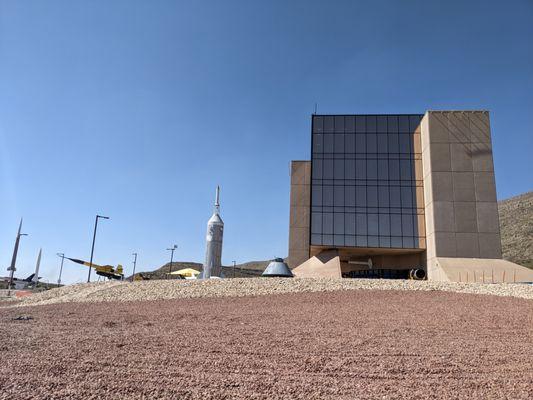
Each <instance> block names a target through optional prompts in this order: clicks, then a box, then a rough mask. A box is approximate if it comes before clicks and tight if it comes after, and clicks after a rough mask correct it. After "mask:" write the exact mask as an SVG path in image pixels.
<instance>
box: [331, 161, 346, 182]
mask: <svg viewBox="0 0 533 400" xmlns="http://www.w3.org/2000/svg"><path fill="white" fill-rule="evenodd" d="M334 165H335V169H334V175H333V179H344V160H335V162H334Z"/></svg>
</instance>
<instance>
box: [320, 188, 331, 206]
mask: <svg viewBox="0 0 533 400" xmlns="http://www.w3.org/2000/svg"><path fill="white" fill-rule="evenodd" d="M322 205H324V206H333V186H322Z"/></svg>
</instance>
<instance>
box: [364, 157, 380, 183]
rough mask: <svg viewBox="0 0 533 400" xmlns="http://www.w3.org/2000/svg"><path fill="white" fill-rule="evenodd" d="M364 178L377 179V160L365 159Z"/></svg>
mask: <svg viewBox="0 0 533 400" xmlns="http://www.w3.org/2000/svg"><path fill="white" fill-rule="evenodd" d="M366 178H367V179H378V160H366Z"/></svg>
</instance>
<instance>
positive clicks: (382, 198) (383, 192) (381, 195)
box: [378, 186, 389, 208]
mask: <svg viewBox="0 0 533 400" xmlns="http://www.w3.org/2000/svg"><path fill="white" fill-rule="evenodd" d="M378 200H379V207H380V208H383V207H389V187H388V186H380V187H379V188H378Z"/></svg>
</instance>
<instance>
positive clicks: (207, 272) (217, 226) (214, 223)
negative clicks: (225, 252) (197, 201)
mask: <svg viewBox="0 0 533 400" xmlns="http://www.w3.org/2000/svg"><path fill="white" fill-rule="evenodd" d="M223 233H224V222H222V218H220V187H219V186H217V192H216V198H215V209H214V210H213V216H212V217H211V218H210V219H209V221H208V222H207V234H206V237H205V246H206V249H205V263H204V270H203V272H202V274H201V276H200V278H201V279H210V278H212V277H218V278H222V235H223Z"/></svg>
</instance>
